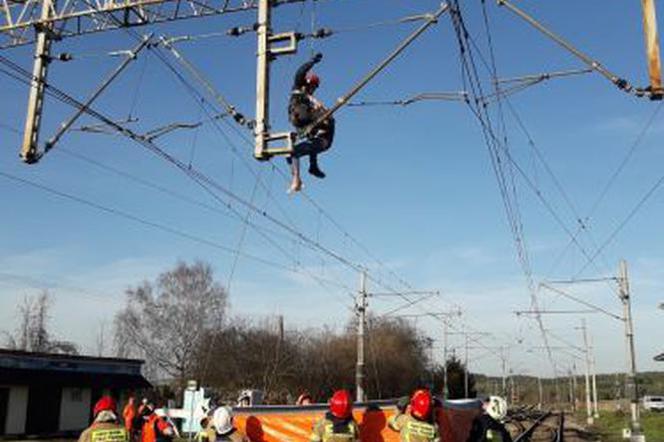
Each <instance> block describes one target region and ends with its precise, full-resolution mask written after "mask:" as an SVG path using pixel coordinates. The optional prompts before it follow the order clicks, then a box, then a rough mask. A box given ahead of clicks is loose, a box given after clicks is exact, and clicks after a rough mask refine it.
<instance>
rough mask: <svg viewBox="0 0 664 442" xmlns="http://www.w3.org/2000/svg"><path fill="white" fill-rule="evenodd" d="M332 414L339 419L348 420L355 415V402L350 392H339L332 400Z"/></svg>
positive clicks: (336, 392) (335, 393)
mask: <svg viewBox="0 0 664 442" xmlns="http://www.w3.org/2000/svg"><path fill="white" fill-rule="evenodd" d="M330 413H332V416H334V417H336V418H339V419H346V418H349V417H350V416H351V414H352V413H353V400H352V399H351V397H350V393H349V392H348V390H337V391H335V392H334V394H333V395H332V397H331V398H330Z"/></svg>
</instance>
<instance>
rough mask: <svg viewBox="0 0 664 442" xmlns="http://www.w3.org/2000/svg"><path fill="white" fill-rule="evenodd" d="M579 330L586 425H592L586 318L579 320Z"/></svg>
mask: <svg viewBox="0 0 664 442" xmlns="http://www.w3.org/2000/svg"><path fill="white" fill-rule="evenodd" d="M581 330H582V333H583V345H584V347H585V350H586V351H585V357H586V422H587V423H588V425H592V424H593V422H594V419H593V414H592V406H591V402H590V354H589V350H588V332H587V329H586V320H585V319H582V320H581Z"/></svg>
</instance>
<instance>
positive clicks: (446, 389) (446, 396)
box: [443, 319, 450, 399]
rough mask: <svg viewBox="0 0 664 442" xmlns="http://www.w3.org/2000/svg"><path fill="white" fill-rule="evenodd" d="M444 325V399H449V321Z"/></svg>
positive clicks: (445, 321)
mask: <svg viewBox="0 0 664 442" xmlns="http://www.w3.org/2000/svg"><path fill="white" fill-rule="evenodd" d="M443 324H444V326H443V327H444V328H443V398H444V399H447V398H448V397H449V395H450V389H449V388H448V386H447V336H448V334H449V325H448V324H447V319H445V320H444V321H443Z"/></svg>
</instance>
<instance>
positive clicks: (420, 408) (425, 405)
mask: <svg viewBox="0 0 664 442" xmlns="http://www.w3.org/2000/svg"><path fill="white" fill-rule="evenodd" d="M404 399H405V400H400V401H399V403H398V404H397V410H398V412H397V414H395V415H394V416H392V417H391V418H390V419H389V421H388V422H387V425H388V427H390V429H392V430H394V431H398V432H399V434H400V435H401V442H440V434H439V432H438V425H437V424H436V421H435V416H434V413H433V411H434V401H433V398H432V397H431V393H430V392H429V390H425V389H422V390H417V391H415V393H413V396H412V397H411V398H410V404H408V399H407V398H404Z"/></svg>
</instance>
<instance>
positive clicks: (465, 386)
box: [463, 334, 468, 398]
mask: <svg viewBox="0 0 664 442" xmlns="http://www.w3.org/2000/svg"><path fill="white" fill-rule="evenodd" d="M465 354H466V355H465V362H464V368H465V370H464V372H463V391H464V398H468V334H466V345H465Z"/></svg>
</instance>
